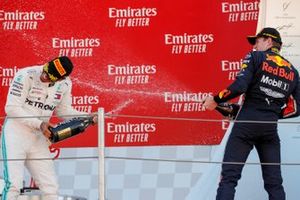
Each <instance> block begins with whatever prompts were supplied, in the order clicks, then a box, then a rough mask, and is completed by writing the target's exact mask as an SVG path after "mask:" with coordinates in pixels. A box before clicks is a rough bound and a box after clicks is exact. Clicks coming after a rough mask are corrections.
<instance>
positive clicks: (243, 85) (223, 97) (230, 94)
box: [214, 52, 257, 104]
mask: <svg viewBox="0 0 300 200" xmlns="http://www.w3.org/2000/svg"><path fill="white" fill-rule="evenodd" d="M254 53H255V52H250V53H248V54H247V55H246V56H245V58H244V60H243V63H242V66H241V70H240V71H239V73H238V74H237V76H236V78H235V80H234V82H233V83H232V84H231V85H229V86H228V87H227V88H226V89H224V90H222V91H221V92H219V93H218V94H217V95H215V96H214V100H215V102H216V103H218V104H219V103H223V102H226V101H228V100H230V99H233V98H235V97H238V96H239V95H241V94H243V93H245V92H246V91H247V89H248V87H249V85H250V83H251V81H252V78H253V75H254V74H255V72H256V69H255V68H256V66H257V65H256V61H255V54H254Z"/></svg>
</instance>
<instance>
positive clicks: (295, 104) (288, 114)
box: [280, 76, 300, 119]
mask: <svg viewBox="0 0 300 200" xmlns="http://www.w3.org/2000/svg"><path fill="white" fill-rule="evenodd" d="M297 77H298V76H297ZM281 114H282V115H281V117H280V119H286V118H292V117H297V116H299V115H300V80H299V77H298V80H297V85H296V87H295V89H294V91H293V92H292V94H291V96H289V98H288V100H287V103H286V106H285V107H284V109H282V113H281Z"/></svg>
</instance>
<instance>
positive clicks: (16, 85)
mask: <svg viewBox="0 0 300 200" xmlns="http://www.w3.org/2000/svg"><path fill="white" fill-rule="evenodd" d="M31 79H32V77H30V74H28V73H27V72H26V71H25V70H19V71H18V72H17V73H16V75H15V77H14V79H13V80H12V83H11V86H10V88H9V91H8V95H7V100H6V105H5V112H6V115H7V117H9V118H15V120H17V121H18V122H20V123H22V124H24V125H26V126H28V127H30V128H34V129H40V125H41V123H42V120H40V119H38V118H37V117H34V116H35V115H34V113H30V112H29V111H27V110H25V109H24V107H23V105H24V104H25V101H26V97H27V95H28V92H29V90H30V87H31V84H32V80H31Z"/></svg>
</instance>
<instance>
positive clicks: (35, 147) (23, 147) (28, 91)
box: [1, 66, 86, 200]
mask: <svg viewBox="0 0 300 200" xmlns="http://www.w3.org/2000/svg"><path fill="white" fill-rule="evenodd" d="M42 70H43V66H33V67H27V68H23V69H20V70H19V71H18V73H17V74H16V75H15V77H14V79H13V81H12V83H11V86H10V88H9V91H8V96H7V102H6V105H5V112H6V115H7V118H6V120H5V122H4V125H3V131H2V135H1V147H2V148H1V150H2V156H3V159H4V179H5V187H4V190H3V194H2V200H16V199H17V198H18V196H19V193H20V189H21V188H22V183H23V175H24V174H23V173H24V166H26V168H27V169H28V170H29V172H30V174H31V175H32V177H33V179H34V180H35V183H36V184H37V186H38V187H39V189H40V190H41V191H42V193H43V195H44V196H43V199H45V200H57V199H58V183H57V180H56V175H55V170H54V164H53V161H52V160H51V158H52V156H51V155H50V152H49V148H48V147H49V143H48V141H47V139H46V137H45V136H44V135H43V134H42V132H41V131H40V125H41V123H42V122H43V121H45V122H48V121H49V119H50V116H51V115H52V113H53V112H54V111H55V112H56V114H57V115H58V116H60V115H65V116H66V115H80V114H86V113H82V112H78V111H76V110H74V109H73V108H72V107H71V103H72V99H71V88H72V83H71V80H70V79H69V78H66V79H65V80H62V81H59V82H56V83H55V84H49V83H43V82H41V80H40V75H41V73H42ZM33 116H36V117H33ZM62 118H66V117H62ZM45 158H48V159H45ZM11 159H17V160H11ZM32 159H33V160H32Z"/></svg>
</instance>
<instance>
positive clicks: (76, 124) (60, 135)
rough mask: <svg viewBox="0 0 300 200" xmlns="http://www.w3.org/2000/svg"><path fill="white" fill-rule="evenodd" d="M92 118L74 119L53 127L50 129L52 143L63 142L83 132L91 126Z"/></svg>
mask: <svg viewBox="0 0 300 200" xmlns="http://www.w3.org/2000/svg"><path fill="white" fill-rule="evenodd" d="M93 123H94V121H93V117H76V118H72V119H70V120H67V121H64V122H61V123H59V124H57V126H55V127H50V128H49V130H50V132H51V137H50V138H49V139H50V141H51V142H52V143H56V142H59V141H62V140H65V139H67V138H69V137H72V136H75V135H77V134H79V133H82V132H84V131H85V129H86V128H87V127H88V126H90V125H91V124H93Z"/></svg>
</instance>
